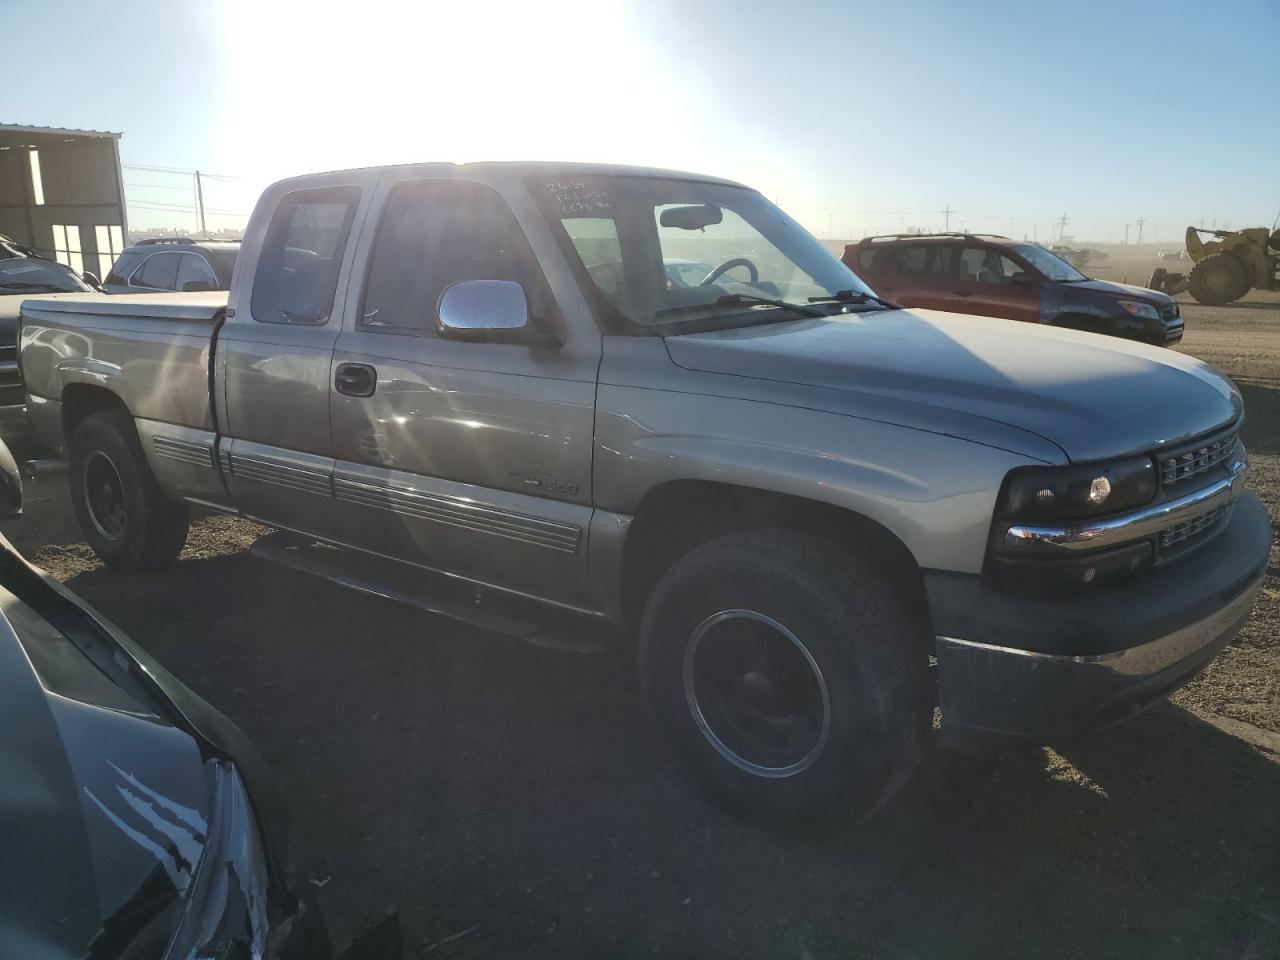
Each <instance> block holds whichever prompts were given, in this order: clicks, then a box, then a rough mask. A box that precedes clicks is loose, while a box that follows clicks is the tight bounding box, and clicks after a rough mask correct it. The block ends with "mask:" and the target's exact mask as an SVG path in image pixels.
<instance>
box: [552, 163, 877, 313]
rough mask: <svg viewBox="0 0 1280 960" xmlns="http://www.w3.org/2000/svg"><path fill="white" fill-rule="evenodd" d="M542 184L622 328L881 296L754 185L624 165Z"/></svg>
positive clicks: (831, 307)
mask: <svg viewBox="0 0 1280 960" xmlns="http://www.w3.org/2000/svg"><path fill="white" fill-rule="evenodd" d="M532 186H533V189H534V190H535V193H536V195H537V197H538V199H539V201H540V202H541V204H542V207H543V210H544V212H545V213H546V215H547V216H548V218H549V219H551V220H552V221H553V225H555V226H559V227H560V228H562V229H563V231H564V234H563V236H564V238H565V239H566V240H567V245H568V247H569V248H570V249H571V250H572V251H573V253H574V254H575V255H576V257H577V258H578V260H579V262H580V265H581V268H582V270H583V271H584V272H585V274H586V276H587V277H588V278H589V279H590V282H591V283H592V285H593V286H594V287H595V289H596V290H597V291H599V293H600V294H601V295H602V298H603V300H604V301H605V303H606V304H607V305H608V306H607V309H608V310H609V312H610V314H611V315H612V316H611V319H613V320H614V321H615V323H614V324H613V326H616V327H618V328H620V332H631V333H653V332H661V333H667V332H673V331H672V329H671V328H672V327H677V328H678V329H681V330H683V329H686V328H689V327H690V326H692V327H695V328H698V329H709V328H719V327H725V326H737V325H742V324H746V323H753V322H772V321H775V320H780V319H784V318H785V317H787V316H800V315H803V314H802V312H801V311H799V310H788V309H787V305H788V304H795V305H797V306H801V305H802V306H804V307H806V308H808V309H807V310H806V311H804V312H805V313H808V314H809V315H813V314H814V313H815V312H819V313H824V312H826V311H827V310H848V309H853V308H852V307H850V306H848V305H847V304H840V303H835V304H830V305H828V306H827V307H824V308H823V310H821V311H814V310H813V308H812V305H811V304H809V302H808V301H809V299H810V298H831V297H835V295H836V294H838V293H841V292H844V291H851V292H852V293H854V294H866V295H868V296H870V295H871V290H870V288H868V287H867V286H866V284H864V283H863V282H862V281H861V280H859V279H858V278H857V277H856V276H855V275H854V274H853V273H852V272H851V271H850V270H849V268H848V267H846V266H845V265H844V264H842V263H841V262H840V261H838V260H837V259H835V257H833V256H832V255H831V254H830V253H828V252H827V251H826V250H825V249H824V248H823V246H822V245H821V244H820V243H818V241H817V240H815V239H814V238H813V237H812V236H811V235H810V234H809V233H808V232H807V231H805V229H804V228H803V227H801V226H800V225H799V224H797V223H796V222H795V221H794V220H792V219H791V218H790V217H788V216H787V215H786V214H785V213H783V212H782V211H781V210H779V209H778V208H777V207H775V206H774V205H773V204H772V203H770V202H769V201H768V200H766V199H765V198H764V197H763V196H761V195H760V194H759V193H757V192H756V191H754V190H748V189H746V188H745V187H734V186H729V185H725V184H716V183H706V182H701V181H697V180H677V179H667V178H658V177H621V176H604V177H574V178H569V179H559V180H557V179H548V180H538V181H534V182H533V184H532ZM761 301H775V302H773V303H768V302H761ZM776 301H785V303H782V304H779V303H777V302H776ZM861 306H862V307H863V308H865V309H881V307H880V306H879V305H878V304H875V303H868V304H865V305H861Z"/></svg>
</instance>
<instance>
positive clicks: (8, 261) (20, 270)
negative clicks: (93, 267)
mask: <svg viewBox="0 0 1280 960" xmlns="http://www.w3.org/2000/svg"><path fill="white" fill-rule="evenodd" d="M88 289H89V286H88V285H87V284H86V283H84V281H82V280H81V279H80V278H79V277H78V276H76V274H75V271H73V270H72V269H71V268H70V267H68V266H66V265H65V264H61V263H55V262H53V261H52V260H41V259H39V258H37V257H12V258H10V257H6V258H4V259H3V260H0V294H9V293H70V292H73V291H74V292H77V293H79V292H82V291H85V290H88Z"/></svg>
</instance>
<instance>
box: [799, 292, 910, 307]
mask: <svg viewBox="0 0 1280 960" xmlns="http://www.w3.org/2000/svg"><path fill="white" fill-rule="evenodd" d="M809 302H810V303H878V304H880V306H882V307H885V308H887V309H889V310H902V309H904V308H903V306H902V304H900V303H894V302H893V301H892V300H886V299H885V298H884V297H877V296H876V295H875V294H874V293H861V292H858V293H855V292H854V291H852V290H837V291H836V292H835V293H833V294H831V296H829V297H810V298H809Z"/></svg>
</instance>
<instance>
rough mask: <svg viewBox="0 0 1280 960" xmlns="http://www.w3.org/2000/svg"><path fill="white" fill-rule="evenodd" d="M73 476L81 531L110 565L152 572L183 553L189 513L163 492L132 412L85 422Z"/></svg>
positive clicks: (77, 438)
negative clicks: (148, 461) (136, 428)
mask: <svg viewBox="0 0 1280 960" xmlns="http://www.w3.org/2000/svg"><path fill="white" fill-rule="evenodd" d="M69 472H70V477H69V479H70V482H71V501H72V505H73V506H74V508H75V512H76V519H77V520H78V521H79V523H80V530H81V532H82V533H83V534H84V538H85V540H86V542H88V544H89V546H90V547H92V548H93V552H94V553H96V554H97V555H98V556H99V557H100V558H101V559H102V562H103V563H105V564H106V565H107V566H109V567H115V568H117V569H120V570H145V569H151V568H155V567H159V566H163V565H164V564H166V563H169V562H171V561H173V560H174V559H176V558H177V556H178V554H179V553H181V552H182V547H183V544H185V543H186V541H187V524H188V521H189V511H188V509H187V506H186V504H181V503H174V502H173V501H172V500H170V499H169V498H168V497H167V496H165V493H164V491H163V490H161V489H160V484H159V483H158V482H157V481H156V478H155V475H154V474H153V473H152V472H151V467H150V465H149V464H148V463H147V458H146V455H145V454H144V453H143V451H142V444H141V443H140V442H139V441H138V434H137V431H136V430H135V429H134V426H133V419H132V417H130V416H129V414H128V413H127V412H125V411H124V410H112V411H107V412H104V413H95V414H93V415H91V416H88V417H85V418H84V420H83V421H81V423H80V424H79V425H78V426H77V427H76V429H75V432H74V433H73V434H72V436H71V457H70V464H69Z"/></svg>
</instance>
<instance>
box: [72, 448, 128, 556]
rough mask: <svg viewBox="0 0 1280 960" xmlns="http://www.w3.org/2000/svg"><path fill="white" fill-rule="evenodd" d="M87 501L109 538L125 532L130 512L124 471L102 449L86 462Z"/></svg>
mask: <svg viewBox="0 0 1280 960" xmlns="http://www.w3.org/2000/svg"><path fill="white" fill-rule="evenodd" d="M82 479H83V480H84V505H85V508H86V509H87V511H88V513H89V520H90V522H91V523H92V524H93V527H94V529H95V530H97V531H98V533H99V534H101V535H102V536H103V537H105V538H106V539H108V540H119V539H120V538H121V537H122V536H124V530H125V524H126V523H127V521H128V517H129V513H128V508H127V506H126V505H125V499H124V483H123V482H122V481H121V480H120V472H119V471H118V470H117V469H116V465H115V464H114V463H112V462H111V458H110V457H108V456H107V455H106V454H105V453H103V452H102V451H101V450H95V451H93V452H92V453H91V454H89V457H88V459H87V460H85V462H84V476H83V478H82Z"/></svg>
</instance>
